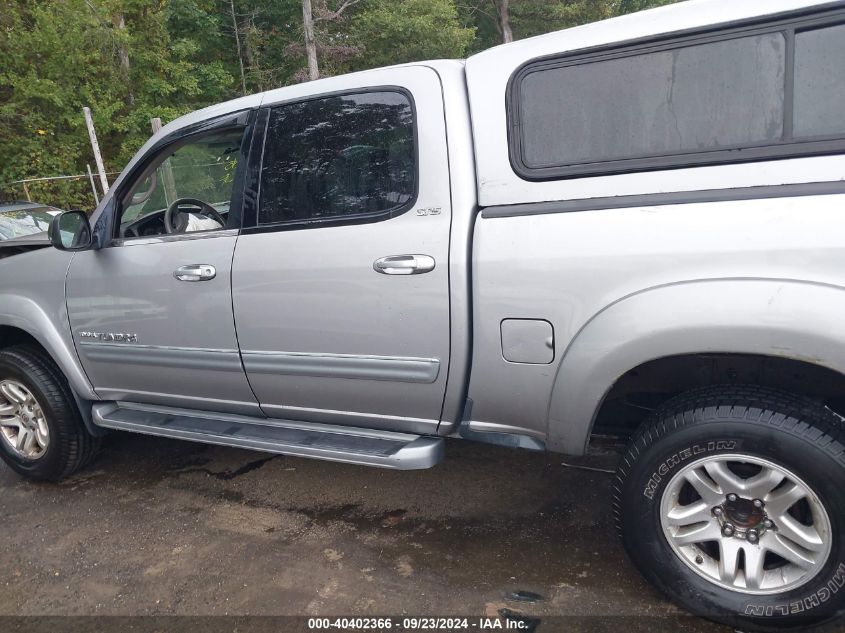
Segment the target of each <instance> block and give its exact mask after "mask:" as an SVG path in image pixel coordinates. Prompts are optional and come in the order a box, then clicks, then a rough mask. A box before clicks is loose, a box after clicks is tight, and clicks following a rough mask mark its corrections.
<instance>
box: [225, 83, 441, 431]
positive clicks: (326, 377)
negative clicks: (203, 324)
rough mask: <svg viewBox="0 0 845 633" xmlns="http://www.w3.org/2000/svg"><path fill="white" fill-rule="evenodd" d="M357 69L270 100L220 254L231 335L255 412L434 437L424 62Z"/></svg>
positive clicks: (435, 367)
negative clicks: (312, 91)
mask: <svg viewBox="0 0 845 633" xmlns="http://www.w3.org/2000/svg"><path fill="white" fill-rule="evenodd" d="M367 77H368V78H369V83H370V84H371V86H367V85H364V86H358V87H356V88H354V89H351V90H345V91H344V90H341V91H338V92H331V93H328V94H324V95H313V96H311V97H308V98H305V99H301V100H294V101H290V100H288V101H284V102H281V103H279V104H278V105H273V103H272V102H271V103H269V113H267V114H268V122H267V132H266V137H265V139H266V140H265V147H264V156H263V163H262V166H261V176H260V200H259V205H258V212H257V218H256V219H255V222H254V224H255V226H253V227H249V228H247V227H245V229H244V232H243V235H242V236H241V238H240V240H239V241H238V245H237V248H236V250H235V259H234V264H233V266H234V268H233V275H232V285H233V298H234V305H235V322H236V324H237V331H238V339H239V342H240V348H241V353H242V358H243V363H244V367H245V369H246V372H247V375H248V377H249V381H250V384H251V385H252V388H253V390H254V392H255V394H256V396H257V398H258V400H259V403H260V404H261V407H262V409H263V410H264V412H265V413H266V414H267V415H268V416H271V417H279V418H287V419H293V420H304V421H310V422H325V423H335V424H344V425H352V426H363V427H370V428H382V429H394V430H402V431H409V432H410V431H412V432H419V433H426V432H429V433H433V432H435V431H436V428H437V424H438V421H439V419H440V413H441V409H442V405H443V396H444V392H445V386H446V378H447V371H448V363H449V277H448V246H449V223H450V216H451V208H450V195H449V194H450V192H449V170H448V160H447V148H446V131H445V124H444V117H443V101H442V96H441V89H440V83H439V80H438V77H437V74H436V73H435V72H434V71H433V70H431V69H429V68H425V67H405V68H401V69H385V70H382V71H376V72H371V73H368V74H367ZM280 92H281V91H280ZM271 98H272V94H271ZM265 105H268V104H267V103H266V102H265Z"/></svg>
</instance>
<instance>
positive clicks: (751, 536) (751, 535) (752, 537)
mask: <svg viewBox="0 0 845 633" xmlns="http://www.w3.org/2000/svg"><path fill="white" fill-rule="evenodd" d="M745 538H747V539H748V542H749V543H756V542H757V541H759V540H760V535H759V534H757V530H748V533H747V534H746V535H745Z"/></svg>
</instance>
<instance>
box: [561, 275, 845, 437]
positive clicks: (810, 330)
mask: <svg viewBox="0 0 845 633" xmlns="http://www.w3.org/2000/svg"><path fill="white" fill-rule="evenodd" d="M843 311H845V292H843V289H842V288H839V287H834V286H829V285H824V284H818V283H811V282H802V281H792V280H778V279H712V280H700V281H690V282H683V283H677V284H668V285H665V286H658V287H655V288H650V289H646V290H643V291H641V292H637V293H633V294H631V295H629V296H627V297H624V298H622V299H620V300H618V301H616V302H615V303H612V304H610V305H608V306H606V307H605V308H604V309H602V310H601V311H599V312H598V313H597V314H595V315H594V316H593V317H592V318H590V319H589V320H588V321H587V323H586V324H585V325H584V326H583V327H581V329H580V330H579V331H578V333H577V334H576V335H575V336H574V337H573V339H572V340H571V342H570V343H569V345H568V346H567V347H566V349H565V350H564V351H563V354H562V358H561V361H560V364H559V366H558V369H557V373H556V376H555V380H554V384H553V387H552V391H551V394H550V398H549V408H548V415H547V434H546V436H547V446H548V447H549V448H550V449H551V450H555V451H558V452H562V453H570V454H581V453H583V452H584V451H585V450H586V448H587V445H588V443H589V440H590V437H591V435H592V433H593V429H594V426H595V423H596V421H597V419H598V416H599V414H600V413H601V410H602V408H603V406H604V405H605V404H606V403H607V401H608V396H609V395H611V393H612V390H613V389H614V387H615V386H616V385H617V383H618V382H619V381H620V379H622V378H623V377H625V376H626V375H628V374H629V372H631V371H634V370H636V369H637V368H639V367H642V366H643V365H645V364H646V363H649V362H654V361H658V360H660V359H665V358H670V357H687V358H690V357H703V356H715V355H734V356H737V357H740V356H741V357H749V358H750V357H755V358H772V359H782V361H783V362H787V363H794V364H797V365H800V366H805V367H810V366H815V367H818V368H819V370H820V371H822V372H827V373H829V374H835V375H837V376H843V375H845V344H843V341H845V322H843V321H842V320H841V318H839V315H840V314H842V312H843ZM797 365H796V366H797ZM721 382H731V381H725V380H722V381H721ZM751 382H755V381H753V380H752V381H751ZM702 384H712V383H702ZM792 390H795V389H792ZM799 392H800V390H799Z"/></svg>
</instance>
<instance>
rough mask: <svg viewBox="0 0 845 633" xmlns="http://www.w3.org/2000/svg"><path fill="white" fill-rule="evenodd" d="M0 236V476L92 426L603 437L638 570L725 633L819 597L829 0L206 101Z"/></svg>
mask: <svg viewBox="0 0 845 633" xmlns="http://www.w3.org/2000/svg"><path fill="white" fill-rule="evenodd" d="M36 242H38V240H36ZM50 244H52V246H50ZM0 257H2V261H0V455H2V458H3V460H4V461H5V462H6V464H8V466H9V467H11V468H12V469H13V470H15V471H16V472H18V473H20V474H22V475H24V476H26V477H31V478H33V479H47V480H54V481H55V480H60V479H62V478H64V477H67V476H68V475H70V474H71V473H73V472H75V471H77V470H78V469H80V468H82V467H83V466H85V465H86V464H88V463H89V462H90V461H91V460H92V459H93V457H94V456H95V454H96V452H97V450H98V447H99V444H100V438H101V437H102V436H103V435H104V434H105V433H106V432H110V431H111V430H117V431H131V432H136V433H147V434H151V435H158V436H164V437H170V438H181V439H185V440H192V441H197V442H206V443H210V444H221V445H226V446H237V447H243V448H248V449H255V450H259V451H267V452H270V453H282V454H287V455H297V456H301V457H310V458H317V459H326V460H334V461H339V462H348V463H352V464H362V465H368V466H377V467H383V468H394V469H419V468H428V467H431V466H434V465H435V464H437V463H438V462H439V461H440V460H441V459H442V458H443V457H444V438H463V439H465V440H470V441H477V442H490V443H494V444H500V445H505V446H510V447H514V448H519V449H524V450H545V451H553V452H557V453H563V454H566V455H572V456H582V455H585V454H587V453H588V452H589V451H590V447H591V445H594V443H595V441H596V438H605V437H608V436H610V437H613V438H619V440H620V441H621V442H624V443H626V445H627V448H626V449H624V453H623V454H622V455H621V457H620V458H619V467H618V471H617V474H616V479H615V483H614V485H613V498H612V499H610V498H609V499H608V507H610V506H612V508H613V512H614V514H615V517H616V521H617V523H618V527H619V532H620V534H621V538H622V540H623V542H624V545H625V547H626V549H627V551H628V554H629V556H630V558H631V559H632V560H633V562H634V564H635V565H636V566H637V567H638V568H639V570H640V571H641V572H642V573H643V574H644V575H645V576H646V577H647V578H648V579H649V580H650V581H651V582H652V583H653V584H655V585H656V586H657V587H658V588H660V589H661V590H662V591H664V592H665V593H666V594H667V595H668V596H670V597H671V598H672V599H674V600H675V601H676V602H677V603H679V604H680V605H682V606H683V607H685V608H686V609H688V610H690V611H692V612H694V613H697V614H701V615H704V616H707V617H710V618H714V619H717V620H721V621H725V622H729V623H732V624H734V625H735V626H741V627H743V628H745V629H759V630H803V629H805V628H807V627H809V626H816V625H820V626H824V627H828V626H839V625H841V623H842V615H843V613H845V423H844V422H843V417H842V414H843V413H845V3H843V2H841V1H840V2H824V3H823V2H814V1H812V0H766V1H763V0H754V1H746V2H736V1H735V0H691V1H689V2H683V3H680V4H676V5H673V6H669V7H664V8H660V9H655V10H651V11H647V12H642V13H637V14H633V15H630V16H625V17H620V18H615V19H612V20H609V21H605V22H600V23H596V24H590V25H587V26H581V27H578V28H573V29H570V30H566V31H561V32H556V33H550V34H548V35H542V36H539V37H534V38H531V39H526V40H522V41H517V42H514V43H510V44H506V45H503V46H499V47H496V48H493V49H491V50H487V51H484V52H482V53H479V54H477V55H475V56H472V57H470V58H469V59H467V60H465V61H457V60H439V61H430V62H419V63H412V64H405V65H401V66H395V67H389V68H381V69H377V70H370V71H365V72H360V73H354V74H349V75H345V76H339V77H331V78H327V79H321V80H319V81H312V82H308V83H303V84H299V85H294V86H288V87H284V88H280V89H277V90H271V91H269V92H265V93H262V94H256V95H252V96H246V97H243V98H240V99H235V100H234V101H229V102H226V103H223V104H219V105H215V106H212V107H209V108H206V109H204V110H200V111H198V112H194V113H192V114H188V115H187V116H184V117H182V118H180V119H177V120H175V121H173V122H171V123H170V124H169V125H167V126H165V127H164V128H163V129H162V130H161V131H160V132H158V133H156V134H155V135H154V136H153V137H152V138H151V139H150V140H149V142H147V143H146V145H144V147H143V148H142V149H141V150H140V151H139V152H138V153H137V155H136V156H135V157H134V158H133V159H132V160H131V161H130V162H129V164H128V165H127V166H126V168H125V169H124V170H123V172H122V173H121V175H120V177H119V178H117V180H116V181H115V182H114V183H113V185H112V186H111V188H110V189H109V191H108V194H107V195H106V196H105V197H104V198H103V200H102V201H101V202H100V204H99V205H98V207H97V209H96V210H95V211H94V212H93V214H91V215H90V216H89V215H88V214H86V213H83V212H80V211H70V212H65V213H63V214H62V215H59V216H57V217H56V218H55V219H54V220H53V221H52V223H51V225H50V231H49V240H47V239H46V237H45V240H44V241H43V242H38V243H35V244H29V245H26V246H21V245H18V246H16V247H15V248H14V249H3V248H0ZM327 485H329V483H328V482H327ZM561 546H562V547H565V546H566V544H565V542H562V543H561Z"/></svg>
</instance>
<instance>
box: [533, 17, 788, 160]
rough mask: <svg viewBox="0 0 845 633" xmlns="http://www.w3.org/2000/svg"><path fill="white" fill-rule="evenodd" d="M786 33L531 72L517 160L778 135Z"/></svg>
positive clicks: (689, 148)
mask: <svg viewBox="0 0 845 633" xmlns="http://www.w3.org/2000/svg"><path fill="white" fill-rule="evenodd" d="M785 48H786V46H785V39H784V36H783V35H782V34H781V33H768V34H764V35H759V36H755V37H745V38H741V39H733V40H724V41H719V42H714V43H709V44H699V45H696V46H688V47H686V48H676V49H673V50H667V51H660V52H652V53H647V54H642V55H635V56H628V57H622V58H617V59H611V60H606V61H596V62H592V63H579V64H576V65H568V66H562V67H557V68H547V69H544V70H538V71H535V72H531V73H530V74H527V75H526V76H525V77H524V79H523V81H522V83H521V86H520V101H519V106H520V119H521V143H522V145H521V150H522V161H523V163H524V165H525V166H526V167H528V168H529V169H530V168H542V167H548V166H567V165H577V164H580V163H590V162H596V161H612V160H619V159H629V158H638V157H648V156H661V155H666V154H680V153H687V152H698V151H702V150H712V149H721V148H730V147H738V146H749V145H752V146H753V145H759V144H765V143H768V142H771V141H774V140H778V139H780V137H781V136H782V134H783V107H784V105H783V104H784V70H785V58H786V55H785Z"/></svg>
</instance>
